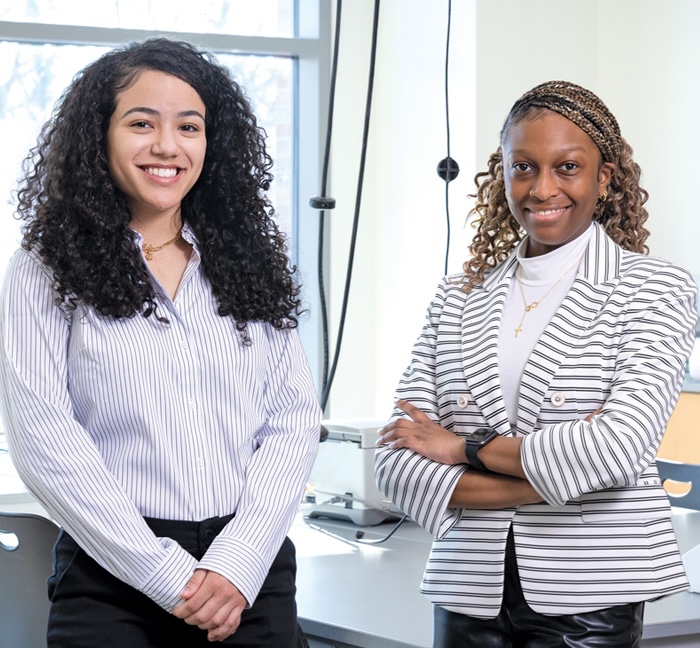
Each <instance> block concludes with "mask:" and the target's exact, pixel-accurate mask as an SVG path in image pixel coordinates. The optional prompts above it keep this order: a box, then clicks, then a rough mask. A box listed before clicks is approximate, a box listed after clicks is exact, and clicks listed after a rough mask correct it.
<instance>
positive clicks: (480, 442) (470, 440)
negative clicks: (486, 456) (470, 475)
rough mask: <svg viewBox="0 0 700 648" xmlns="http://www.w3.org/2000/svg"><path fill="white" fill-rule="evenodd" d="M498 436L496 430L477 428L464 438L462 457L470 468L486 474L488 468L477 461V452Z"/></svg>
mask: <svg viewBox="0 0 700 648" xmlns="http://www.w3.org/2000/svg"><path fill="white" fill-rule="evenodd" d="M497 436H498V432H496V430H491V429H489V428H479V429H478V430H476V431H475V432H472V433H471V434H468V435H467V436H466V437H465V438H464V455H465V456H466V458H467V462H468V463H469V465H470V466H471V467H472V468H476V469H477V470H483V471H484V472H488V468H487V467H486V466H484V464H482V463H481V461H479V454H478V453H479V450H481V448H483V447H484V446H485V445H486V444H487V443H489V442H490V441H493V440H494V439H495V438H496V437H497Z"/></svg>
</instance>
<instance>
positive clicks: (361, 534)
mask: <svg viewBox="0 0 700 648" xmlns="http://www.w3.org/2000/svg"><path fill="white" fill-rule="evenodd" d="M407 519H408V515H406V514H405V513H404V514H403V516H402V518H401V519H400V520H399V521H398V522H397V523H396V524H395V525H394V528H393V529H392V530H391V531H389V533H387V534H386V535H383V536H382V537H381V538H376V539H375V540H365V539H364V535H365V532H364V531H357V532H356V533H355V542H361V543H362V544H382V542H386V541H387V540H388V539H389V538H391V536H393V535H394V534H395V533H396V532H397V531H398V530H399V527H400V526H401V525H402V524H403V523H404V522H405V521H406V520H407Z"/></svg>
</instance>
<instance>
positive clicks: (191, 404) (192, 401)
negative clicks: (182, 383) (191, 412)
mask: <svg viewBox="0 0 700 648" xmlns="http://www.w3.org/2000/svg"><path fill="white" fill-rule="evenodd" d="M195 407H197V403H195V402H194V399H193V400H191V401H190V409H194V408H195Z"/></svg>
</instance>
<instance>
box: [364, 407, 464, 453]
mask: <svg viewBox="0 0 700 648" xmlns="http://www.w3.org/2000/svg"><path fill="white" fill-rule="evenodd" d="M395 405H396V407H397V408H398V409H400V410H401V411H402V412H404V414H408V416H410V417H411V418H410V419H405V418H398V419H396V420H394V421H391V423H387V424H386V425H385V426H384V427H383V428H381V429H380V430H379V431H378V434H379V440H378V441H377V445H380V446H384V445H386V446H389V447H390V448H409V449H411V450H413V451H414V452H417V453H418V454H421V455H423V456H424V457H427V458H428V459H432V460H433V461H437V462H439V463H442V464H449V465H454V464H461V463H465V459H464V438H463V437H460V436H457V435H456V434H453V433H452V432H450V431H449V430H446V429H445V428H443V427H441V426H440V425H439V424H437V423H435V422H434V421H433V420H431V419H430V417H429V416H428V415H427V414H425V413H424V412H423V411H421V410H420V409H418V408H417V407H416V406H415V405H411V403H409V402H407V401H405V400H400V399H399V400H397V401H396V402H395Z"/></svg>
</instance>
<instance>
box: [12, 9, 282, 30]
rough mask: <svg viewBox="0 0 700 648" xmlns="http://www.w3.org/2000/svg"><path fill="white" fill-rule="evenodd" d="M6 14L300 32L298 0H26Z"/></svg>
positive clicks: (23, 18) (105, 23) (90, 22)
mask: <svg viewBox="0 0 700 648" xmlns="http://www.w3.org/2000/svg"><path fill="white" fill-rule="evenodd" d="M2 5H4V6H0V20H7V21H10V22H37V23H46V24H56V25H82V26H92V27H121V28H123V29H148V30H156V31H175V32H178V31H179V32H195V33H213V34H235V35H240V36H268V37H280V38H281V37H288V38H291V37H292V36H294V0H254V1H252V2H251V0H197V1H196V2H193V1H192V0H99V1H97V2H95V0H31V1H30V0H21V1H19V2H7V3H2Z"/></svg>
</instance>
